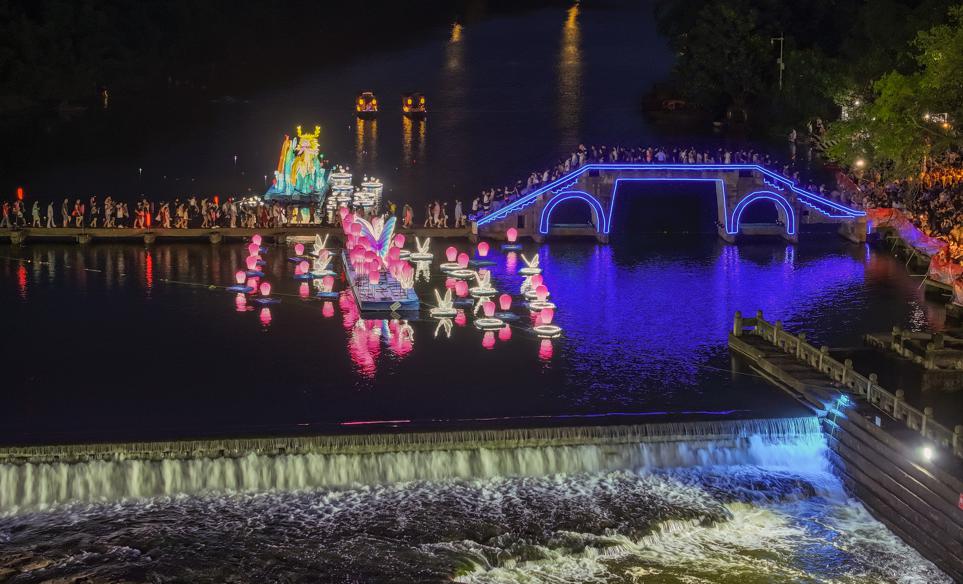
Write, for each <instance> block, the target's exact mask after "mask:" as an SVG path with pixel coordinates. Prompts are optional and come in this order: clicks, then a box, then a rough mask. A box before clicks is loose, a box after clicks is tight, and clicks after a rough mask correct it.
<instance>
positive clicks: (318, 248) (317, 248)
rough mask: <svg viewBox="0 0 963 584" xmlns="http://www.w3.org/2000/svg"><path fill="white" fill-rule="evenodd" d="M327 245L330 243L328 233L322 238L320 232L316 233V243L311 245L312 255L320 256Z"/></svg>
mask: <svg viewBox="0 0 963 584" xmlns="http://www.w3.org/2000/svg"><path fill="white" fill-rule="evenodd" d="M327 245H328V235H327V234H326V235H325V236H324V239H321V235H320V234H315V236H314V243H313V244H312V246H311V255H313V256H315V257H319V256H320V255H321V252H322V251H324V248H325V247H327Z"/></svg>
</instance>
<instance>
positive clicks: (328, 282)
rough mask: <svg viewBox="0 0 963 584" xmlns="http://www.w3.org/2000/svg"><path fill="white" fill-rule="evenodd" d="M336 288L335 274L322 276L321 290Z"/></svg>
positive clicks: (327, 290)
mask: <svg viewBox="0 0 963 584" xmlns="http://www.w3.org/2000/svg"><path fill="white" fill-rule="evenodd" d="M332 288H334V276H325V277H323V278H321V290H323V291H324V292H330V291H331V289H332Z"/></svg>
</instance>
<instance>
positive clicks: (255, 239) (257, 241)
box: [251, 233, 262, 247]
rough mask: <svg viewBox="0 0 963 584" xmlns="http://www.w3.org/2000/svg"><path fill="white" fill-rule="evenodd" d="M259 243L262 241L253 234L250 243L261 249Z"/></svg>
mask: <svg viewBox="0 0 963 584" xmlns="http://www.w3.org/2000/svg"><path fill="white" fill-rule="evenodd" d="M261 241H262V239H261V235H260V234H259V233H255V234H254V235H252V236H251V243H253V244H254V245H256V246H258V247H261Z"/></svg>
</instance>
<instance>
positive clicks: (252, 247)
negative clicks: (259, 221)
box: [247, 241, 261, 256]
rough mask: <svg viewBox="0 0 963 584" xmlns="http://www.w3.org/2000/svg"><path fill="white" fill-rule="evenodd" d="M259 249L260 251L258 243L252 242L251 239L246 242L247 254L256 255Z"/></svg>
mask: <svg viewBox="0 0 963 584" xmlns="http://www.w3.org/2000/svg"><path fill="white" fill-rule="evenodd" d="M259 251H261V246H259V245H258V244H256V243H254V242H253V241H252V242H251V243H249V244H247V253H248V254H250V255H252V256H256V255H257V254H258V252H259Z"/></svg>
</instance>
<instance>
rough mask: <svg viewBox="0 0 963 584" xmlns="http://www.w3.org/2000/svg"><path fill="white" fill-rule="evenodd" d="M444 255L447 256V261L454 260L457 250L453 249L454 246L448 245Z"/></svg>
mask: <svg viewBox="0 0 963 584" xmlns="http://www.w3.org/2000/svg"><path fill="white" fill-rule="evenodd" d="M445 257H446V258H448V261H449V262H454V261H455V258H457V257H458V250H457V249H455V246H450V247H449V248H448V249H446V250H445Z"/></svg>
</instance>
